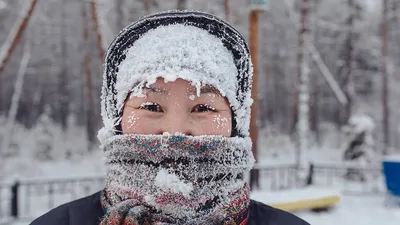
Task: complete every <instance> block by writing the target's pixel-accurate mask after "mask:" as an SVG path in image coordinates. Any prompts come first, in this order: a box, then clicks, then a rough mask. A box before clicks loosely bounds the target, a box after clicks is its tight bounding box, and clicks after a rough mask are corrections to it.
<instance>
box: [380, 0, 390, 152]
mask: <svg viewBox="0 0 400 225" xmlns="http://www.w3.org/2000/svg"><path fill="white" fill-rule="evenodd" d="M382 5H383V7H382V8H383V9H382V10H383V13H382V27H381V32H382V68H381V69H382V108H383V112H382V116H383V142H384V147H383V150H382V153H383V154H384V155H385V154H387V153H388V147H389V144H390V127H389V121H390V120H389V117H390V111H389V90H388V89H389V87H388V82H389V74H388V69H387V58H388V0H383V4H382Z"/></svg>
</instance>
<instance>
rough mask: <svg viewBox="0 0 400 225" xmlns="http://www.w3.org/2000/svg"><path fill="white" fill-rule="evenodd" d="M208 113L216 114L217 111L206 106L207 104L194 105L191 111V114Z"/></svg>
mask: <svg viewBox="0 0 400 225" xmlns="http://www.w3.org/2000/svg"><path fill="white" fill-rule="evenodd" d="M210 111H211V112H216V111H217V110H216V109H215V108H214V107H212V106H210V105H207V104H200V105H196V106H195V107H194V108H193V110H192V112H193V113H202V112H210Z"/></svg>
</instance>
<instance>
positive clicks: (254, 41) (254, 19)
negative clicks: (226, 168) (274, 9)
mask: <svg viewBox="0 0 400 225" xmlns="http://www.w3.org/2000/svg"><path fill="white" fill-rule="evenodd" d="M259 13H260V10H257V9H253V10H251V11H250V18H249V22H250V24H249V27H250V32H249V39H250V53H251V58H252V61H253V87H252V92H251V95H252V98H253V100H254V102H253V105H252V106H251V121H250V137H251V140H252V141H253V148H252V151H253V154H254V157H255V159H256V161H257V158H258V157H257V156H258V148H257V143H258V141H257V140H258V124H257V121H258V32H259V29H258V27H259V26H258V14H259ZM250 186H251V187H252V188H259V187H260V185H259V171H258V170H252V172H251V174H250Z"/></svg>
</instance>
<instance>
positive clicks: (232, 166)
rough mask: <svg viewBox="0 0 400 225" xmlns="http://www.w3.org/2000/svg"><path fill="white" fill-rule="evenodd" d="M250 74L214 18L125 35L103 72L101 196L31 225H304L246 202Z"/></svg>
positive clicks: (243, 49) (175, 19)
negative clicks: (103, 167) (103, 168)
mask: <svg viewBox="0 0 400 225" xmlns="http://www.w3.org/2000/svg"><path fill="white" fill-rule="evenodd" d="M251 76H252V65H251V59H250V55H249V50H248V47H247V44H246V42H245V40H244V38H243V37H242V36H241V35H240V34H239V33H238V32H237V31H236V30H235V29H234V28H233V27H231V26H230V25H228V24H227V23H225V22H223V21H221V20H220V19H218V18H216V17H214V16H212V15H209V14H206V13H200V12H189V11H173V12H163V13H158V14H155V15H151V16H148V17H145V18H143V19H141V20H139V21H137V22H135V23H133V24H131V25H130V26H128V27H127V28H125V29H124V30H123V31H122V32H121V33H120V34H119V35H118V37H117V38H116V39H115V40H114V42H113V43H112V44H111V46H110V48H109V50H108V52H107V55H106V59H105V66H104V82H103V89H102V117H103V122H104V127H103V128H102V129H101V130H100V131H99V139H100V141H101V143H102V149H103V150H104V152H105V155H106V166H107V177H106V188H105V189H104V190H103V191H101V192H99V193H96V194H94V195H92V196H89V197H86V198H83V199H80V200H77V201H74V202H71V203H67V204H65V205H63V206H60V207H58V208H56V209H54V210H52V211H50V212H49V213H47V214H45V215H44V216H42V217H40V218H38V219H37V220H36V221H34V222H33V223H32V224H33V225H45V224H62V225H67V224H80V225H94V224H103V225H106V224H243V225H244V224H247V225H255V224H271V225H272V224H274V225H279V224H282V225H305V224H307V223H306V222H304V221H302V220H301V219H299V218H297V217H295V216H294V215H291V214H289V213H286V212H283V211H280V210H277V209H273V208H271V207H269V206H266V205H263V204H261V203H258V202H256V201H252V200H250V198H249V187H248V185H247V183H246V181H245V179H244V178H243V175H244V174H246V173H248V172H249V170H250V169H251V167H252V165H253V163H254V158H253V155H252V153H251V140H250V138H249V126H250V106H251V104H252V100H251V82H252V80H251Z"/></svg>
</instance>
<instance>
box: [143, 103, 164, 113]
mask: <svg viewBox="0 0 400 225" xmlns="http://www.w3.org/2000/svg"><path fill="white" fill-rule="evenodd" d="M139 109H144V110H148V111H151V112H164V111H163V110H162V108H161V106H160V105H159V104H157V103H153V102H144V103H142V104H141V105H140V106H139Z"/></svg>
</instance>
